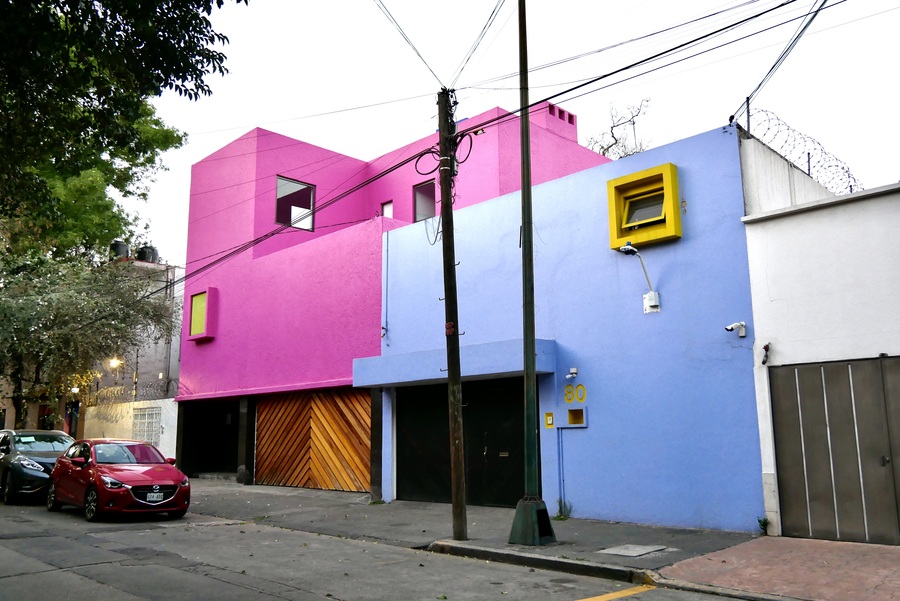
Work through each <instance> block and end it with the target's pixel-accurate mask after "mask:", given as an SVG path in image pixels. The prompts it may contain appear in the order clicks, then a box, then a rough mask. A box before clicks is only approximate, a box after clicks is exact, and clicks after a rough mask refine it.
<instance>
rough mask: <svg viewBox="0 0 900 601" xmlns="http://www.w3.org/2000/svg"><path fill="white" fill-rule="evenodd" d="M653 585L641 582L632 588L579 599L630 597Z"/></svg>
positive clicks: (651, 587) (584, 600)
mask: <svg viewBox="0 0 900 601" xmlns="http://www.w3.org/2000/svg"><path fill="white" fill-rule="evenodd" d="M655 588H656V587H655V586H650V585H649V584H642V585H641V586H636V587H634V588H627V589H625V590H623V591H616V592H615V593H607V594H605V595H600V596H599V597H590V598H589V599H580V600H579V601H610V599H621V598H622V597H630V596H631V595H637V594H638V593H643V592H644V591H649V590H652V589H655Z"/></svg>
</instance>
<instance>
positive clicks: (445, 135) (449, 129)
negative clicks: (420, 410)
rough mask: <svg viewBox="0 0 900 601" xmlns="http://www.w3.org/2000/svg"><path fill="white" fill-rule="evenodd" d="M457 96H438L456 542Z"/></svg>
mask: <svg viewBox="0 0 900 601" xmlns="http://www.w3.org/2000/svg"><path fill="white" fill-rule="evenodd" d="M454 106H455V95H454V93H453V91H452V90H448V89H446V88H444V89H442V90H441V93H440V94H438V132H439V135H440V142H439V150H440V155H441V157H440V166H439V172H440V183H441V232H442V233H441V238H442V243H443V249H444V316H445V324H444V333H445V334H446V336H447V404H448V408H449V413H450V478H451V493H450V494H451V504H452V510H453V540H467V539H468V536H467V532H466V452H465V445H464V444H463V416H462V380H461V378H462V376H461V373H460V371H461V370H460V365H459V323H458V321H459V310H458V305H457V294H456V249H455V245H454V237H453V178H454V177H455V176H456V122H455V121H454V120H453V108H454Z"/></svg>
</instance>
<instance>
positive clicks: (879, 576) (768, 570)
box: [659, 537, 900, 601]
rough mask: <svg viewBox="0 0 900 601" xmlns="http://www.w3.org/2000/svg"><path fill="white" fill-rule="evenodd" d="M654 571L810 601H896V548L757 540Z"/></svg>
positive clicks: (899, 596)
mask: <svg viewBox="0 0 900 601" xmlns="http://www.w3.org/2000/svg"><path fill="white" fill-rule="evenodd" d="M659 573H660V574H661V575H662V576H664V577H665V578H672V579H675V580H680V581H685V582H692V583H701V584H708V585H712V586H717V587H725V588H732V589H739V590H742V591H749V592H753V593H768V594H772V595H782V596H787V597H793V598H796V599H809V600H812V601H900V547H894V546H885V545H871V544H860V543H845V542H834V541H823V540H810V539H798V538H786V537H761V538H757V539H754V540H751V541H749V542H746V543H742V544H739V545H736V546H734V547H730V548H728V549H723V550H721V551H716V552H713V553H710V554H708V555H703V556H700V557H694V558H692V559H687V560H685V561H681V562H678V563H676V564H674V565H671V566H668V567H665V568H662V569H661V570H659Z"/></svg>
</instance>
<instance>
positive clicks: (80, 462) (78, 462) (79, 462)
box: [72, 457, 87, 467]
mask: <svg viewBox="0 0 900 601" xmlns="http://www.w3.org/2000/svg"><path fill="white" fill-rule="evenodd" d="M72 465H75V466H78V467H84V466H85V465H87V460H86V459H85V458H84V457H72Z"/></svg>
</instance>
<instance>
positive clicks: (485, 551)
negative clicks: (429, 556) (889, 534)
mask: <svg viewBox="0 0 900 601" xmlns="http://www.w3.org/2000/svg"><path fill="white" fill-rule="evenodd" d="M426 550H428V551H430V552H432V553H443V554H445V555H455V556H457V557H466V558H471V559H479V560H483V561H495V562H498V563H508V564H513V565H518V566H524V567H529V568H536V569H542V570H550V571H554V572H564V573H567V574H574V575H576V576H590V577H593V578H605V579H608V580H618V581H621V582H630V583H632V584H649V585H653V586H656V587H659V588H668V589H675V590H682V591H688V592H693V593H704V594H707V595H717V596H719V597H728V598H731V599H743V600H745V601H804V600H802V599H797V598H795V597H784V596H781V595H771V594H768V593H756V592H752V591H743V590H739V589H732V588H726V587H721V586H714V585H709V584H699V583H694V582H687V581H685V580H677V579H674V578H666V577H664V576H661V575H660V574H659V573H657V572H655V571H653V570H644V569H638V568H629V567H626V566H619V565H611V564H603V563H592V562H586V561H579V560H575V559H563V558H560V557H547V556H545V555H538V554H536V553H527V552H523V551H506V550H500V549H495V548H491V547H482V546H479V545H475V544H472V543H469V542H465V541H462V542H461V541H456V540H438V541H435V542H433V543H431V544H430V545H428V547H427V548H426Z"/></svg>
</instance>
